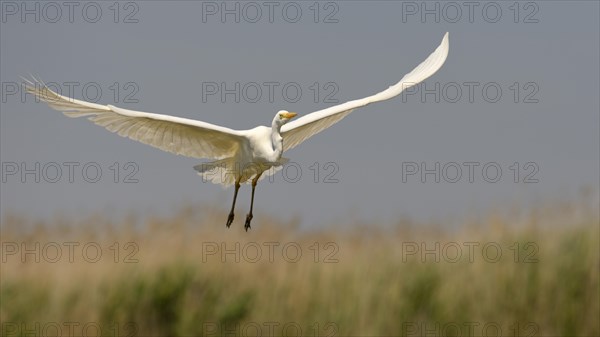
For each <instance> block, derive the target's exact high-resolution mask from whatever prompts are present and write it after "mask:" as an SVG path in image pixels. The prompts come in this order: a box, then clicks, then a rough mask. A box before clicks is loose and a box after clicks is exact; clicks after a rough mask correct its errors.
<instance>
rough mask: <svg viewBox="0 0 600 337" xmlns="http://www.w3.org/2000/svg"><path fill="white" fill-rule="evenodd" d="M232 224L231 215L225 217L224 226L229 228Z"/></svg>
mask: <svg viewBox="0 0 600 337" xmlns="http://www.w3.org/2000/svg"><path fill="white" fill-rule="evenodd" d="M232 223H233V213H229V216H228V217H227V224H225V226H227V228H229V226H231V224H232Z"/></svg>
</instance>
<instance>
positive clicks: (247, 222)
mask: <svg viewBox="0 0 600 337" xmlns="http://www.w3.org/2000/svg"><path fill="white" fill-rule="evenodd" d="M250 221H252V213H250V214H248V215H246V224H245V225H244V229H245V230H246V232H247V231H248V229H250Z"/></svg>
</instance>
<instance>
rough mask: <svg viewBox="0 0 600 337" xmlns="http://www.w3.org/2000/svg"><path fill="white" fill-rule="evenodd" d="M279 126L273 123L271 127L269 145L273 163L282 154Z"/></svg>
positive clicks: (281, 138)
mask: <svg viewBox="0 0 600 337" xmlns="http://www.w3.org/2000/svg"><path fill="white" fill-rule="evenodd" d="M280 132H281V125H279V124H277V123H275V122H273V125H272V126H271V145H272V147H273V156H274V159H275V160H273V161H276V160H279V159H280V158H281V154H282V153H283V137H281V133H280Z"/></svg>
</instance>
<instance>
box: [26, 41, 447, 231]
mask: <svg viewBox="0 0 600 337" xmlns="http://www.w3.org/2000/svg"><path fill="white" fill-rule="evenodd" d="M448 48H449V42H448V33H446V34H445V35H444V38H443V39H442V43H441V44H440V45H439V46H438V47H437V49H436V50H435V51H434V52H433V53H432V54H431V55H429V57H428V58H427V59H426V60H425V61H423V62H422V63H421V64H419V65H418V66H417V67H416V68H415V69H413V71H411V72H410V73H408V74H406V75H405V76H404V77H403V78H402V79H401V80H400V81H399V82H398V83H396V84H395V85H392V86H390V87H389V88H388V89H386V90H384V91H382V92H379V93H377V94H374V95H372V96H369V97H365V98H362V99H358V100H354V101H350V102H346V103H343V104H340V105H336V106H333V107H330V108H327V109H323V110H319V111H315V112H313V113H310V114H308V115H305V116H303V117H301V118H298V119H297V120H295V121H290V120H291V119H292V118H293V117H294V116H296V114H295V113H291V112H287V111H285V110H282V111H279V112H278V113H277V114H276V115H275V118H274V119H273V121H272V123H271V126H270V127H266V126H259V127H256V128H253V129H250V130H233V129H229V128H226V127H222V126H218V125H214V124H210V123H206V122H202V121H197V120H192V119H187V118H180V117H174V116H169V115H161V114H155V113H148V112H141V111H134V110H127V109H122V108H118V107H116V106H113V105H100V104H95V103H90V102H85V101H81V100H77V99H73V98H69V97H65V96H62V95H59V94H58V93H56V92H54V91H52V90H50V89H49V88H48V87H47V86H45V85H43V83H40V82H37V81H35V82H29V81H28V86H27V90H28V92H30V93H32V94H33V95H35V96H36V97H38V98H39V99H41V100H43V101H44V102H46V103H48V105H50V106H51V107H52V108H54V109H56V110H59V111H62V112H63V113H64V114H65V115H67V116H69V117H83V116H88V119H89V120H91V121H93V122H94V123H95V124H97V125H100V126H103V127H105V128H106V129H107V130H109V131H111V132H115V133H118V134H119V135H120V136H123V137H128V138H131V139H133V140H137V141H139V142H142V143H144V144H148V145H151V146H154V147H156V148H159V149H161V150H164V151H168V152H172V153H175V154H180V155H183V156H188V157H194V158H208V159H216V161H213V162H211V163H205V164H200V165H197V166H195V167H194V168H195V169H196V170H197V171H198V173H199V174H200V175H202V176H204V178H206V179H207V180H210V181H212V182H214V183H219V184H223V185H231V184H235V193H234V201H233V205H232V208H231V212H230V214H229V218H228V220H227V227H229V226H230V225H231V222H232V221H233V210H234V207H235V200H236V198H237V192H238V189H239V187H240V184H242V183H246V182H252V202H251V206H250V213H249V214H248V215H247V217H246V224H245V228H246V230H248V228H250V221H251V219H252V208H253V204H254V189H255V187H256V183H257V181H258V180H259V179H260V178H261V176H262V175H263V173H265V172H266V174H272V173H273V172H274V171H275V170H276V169H277V168H281V166H282V165H283V164H284V163H285V162H286V161H287V159H285V158H282V154H283V152H284V151H287V150H289V149H292V148H294V147H296V146H298V145H300V144H301V143H302V142H304V141H305V140H307V139H308V138H310V137H312V136H314V135H315V134H317V133H319V132H321V131H323V130H325V129H327V128H329V127H330V126H332V125H333V124H335V123H337V122H339V121H340V120H342V119H343V118H344V117H346V116H348V115H349V114H350V113H351V112H352V111H353V110H354V109H357V108H360V107H364V106H366V105H368V104H371V103H375V102H379V101H383V100H387V99H390V98H392V97H395V96H397V95H399V94H400V93H401V92H402V91H403V90H405V89H406V88H409V87H411V86H413V85H416V84H418V83H420V82H421V81H423V80H425V79H426V78H428V77H429V76H431V75H433V74H434V73H435V72H436V71H437V70H438V69H440V67H441V66H442V65H443V64H444V62H445V60H446V57H447V56H448Z"/></svg>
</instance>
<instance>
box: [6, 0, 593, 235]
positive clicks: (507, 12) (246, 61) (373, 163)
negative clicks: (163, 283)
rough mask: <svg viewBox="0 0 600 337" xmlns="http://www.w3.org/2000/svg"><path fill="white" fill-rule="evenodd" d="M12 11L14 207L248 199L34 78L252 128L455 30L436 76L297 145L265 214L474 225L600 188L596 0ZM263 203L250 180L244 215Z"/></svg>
mask: <svg viewBox="0 0 600 337" xmlns="http://www.w3.org/2000/svg"><path fill="white" fill-rule="evenodd" d="M1 5H2V8H1V11H2V13H1V15H2V17H1V20H2V21H1V26H0V27H1V32H0V37H1V48H0V55H1V59H0V70H1V82H2V105H1V113H0V122H1V129H0V130H1V135H0V137H1V138H0V139H1V146H0V149H1V161H2V184H1V187H2V190H1V213H2V214H1V215H2V216H4V215H6V214H7V212H9V211H18V212H26V213H29V214H32V215H35V216H36V217H47V216H52V215H55V214H58V213H61V212H65V213H76V214H89V213H94V212H110V213H111V214H124V213H125V212H127V211H129V210H134V211H136V212H138V213H139V214H145V213H151V214H164V215H168V214H170V213H171V212H174V211H175V210H177V209H178V207H179V205H181V204H193V205H202V204H207V203H208V204H214V205H222V206H223V208H224V209H226V208H228V207H229V204H230V202H231V197H232V194H233V190H232V189H227V190H224V189H223V188H222V187H220V186H218V185H213V184H211V183H207V182H203V181H202V179H201V178H200V177H199V176H197V175H196V173H195V172H194V170H193V169H192V167H193V166H194V165H196V164H198V163H200V162H201V161H200V160H197V159H193V158H185V157H181V156H176V155H173V154H169V153H164V152H161V151H160V150H158V149H155V148H152V147H149V146H147V145H144V144H141V143H137V142H135V141H132V140H129V139H125V138H121V137H119V136H117V135H114V134H111V133H109V132H107V131H106V130H104V129H103V128H100V127H97V126H95V125H93V124H92V123H90V122H89V121H87V120H85V119H69V118H66V117H64V116H63V115H62V114H61V113H59V112H57V111H54V110H51V109H50V108H49V107H48V106H46V105H45V104H39V103H36V102H35V101H34V100H33V99H32V97H31V96H29V95H26V96H25V95H23V93H22V87H21V86H20V84H21V82H22V81H21V79H20V77H19V76H29V74H33V75H35V76H39V77H40V78H41V79H43V80H44V81H45V82H53V83H54V85H55V88H59V89H60V90H61V91H62V92H63V93H69V92H70V88H71V89H73V90H72V91H73V92H72V93H71V94H72V95H74V96H75V97H76V98H79V99H81V98H83V99H90V100H94V101H97V102H99V103H103V104H113V105H117V106H121V107H125V108H129V109H136V110H142V111H149V112H156V113H165V114H171V115H176V116H182V117H187V118H194V119H199V120H203V121H207V122H211V123H215V124H219V125H224V126H228V127H232V128H240V129H241V128H252V127H254V126H256V125H268V124H269V123H270V122H271V120H272V118H273V116H274V114H275V112H276V111H278V110H280V109H286V110H290V111H297V112H298V113H299V114H306V113H309V112H311V111H315V110H318V109H321V108H325V107H328V106H331V105H334V104H336V103H335V102H339V103H343V102H345V101H347V100H351V99H357V98H362V97H364V96H367V95H370V94H372V93H375V92H378V91H380V90H382V89H385V88H387V87H388V86H389V85H391V84H393V83H396V82H397V81H398V80H399V79H400V78H401V77H402V76H403V75H404V74H405V73H407V72H409V71H410V70H412V69H413V67H415V66H416V65H417V64H418V63H420V62H421V61H422V60H424V59H425V58H426V57H427V56H428V55H429V54H430V53H431V52H432V51H433V49H435V47H436V46H437V45H438V44H439V43H440V41H441V39H442V36H443V34H444V33H445V32H446V31H449V32H450V54H449V57H448V59H447V61H446V63H445V65H444V66H443V67H442V69H441V70H440V71H439V72H438V73H436V74H435V75H434V76H432V77H431V78H430V79H428V80H427V81H426V83H425V84H424V85H422V86H419V87H416V88H415V90H414V91H412V92H409V93H406V94H405V95H403V96H399V97H397V98H395V99H393V100H390V101H386V102H382V103H377V104H374V105H371V106H368V107H366V108H364V109H360V110H357V111H355V112H353V113H352V114H351V115H350V116H349V117H347V118H346V119H344V120H343V121H342V122H340V123H339V124H337V125H335V126H334V127H332V128H330V129H328V130H327V131H325V132H323V133H321V134H319V135H317V136H315V137H313V138H312V139H310V140H309V141H307V142H305V143H304V144H302V146H299V147H297V148H295V149H293V150H291V151H289V152H288V153H285V154H284V156H286V157H288V158H290V159H291V160H292V161H293V163H292V165H291V166H290V167H288V168H287V169H286V170H285V171H284V172H285V173H286V175H285V176H283V175H282V174H281V173H280V174H277V175H276V176H275V178H274V181H273V182H272V183H271V182H269V181H268V180H264V181H263V182H262V184H261V185H259V187H258V189H257V195H256V198H257V199H256V203H255V220H254V225H255V226H260V217H261V215H266V214H275V215H278V216H282V217H291V216H298V217H300V218H301V219H302V222H303V224H305V225H307V226H320V225H324V224H327V223H329V222H334V221H335V222H337V221H352V222H353V221H359V220H366V221H378V220H384V221H393V219H395V218H396V217H398V216H408V217H412V218H416V219H421V220H427V219H431V218H441V217H444V216H448V215H451V216H458V217H460V216H463V215H465V214H468V213H470V212H477V211H484V210H487V209H491V208H494V207H497V206H502V205H519V204H523V205H529V204H532V203H538V202H542V201H544V200H556V199H567V198H570V197H573V196H576V195H577V194H578V191H579V190H580V188H581V187H584V186H591V187H594V188H595V191H594V197H595V198H596V200H597V198H598V185H599V171H600V168H599V152H600V149H599V147H600V145H599V144H600V136H599V129H600V118H599V115H600V113H599V111H600V104H599V94H598V93H599V92H600V84H599V78H600V70H599V63H600V62H599V60H600V54H599V39H600V37H599V31H600V27H599V17H598V15H599V14H598V13H599V3H598V2H597V1H551V2H544V1H533V2H519V3H515V2H513V1H510V2H499V1H497V2H477V1H475V2H473V1H466V2H461V1H458V2H451V3H446V2H436V1H427V2H412V1H338V2H320V3H315V2H314V1H308V2H304V1H296V2H278V1H271V2H260V1H259V2H250V3H247V2H228V3H227V4H224V3H223V2H220V1H217V2H194V1H133V2H121V3H118V4H117V5H115V3H114V2H112V1H110V2H78V1H75V2H72V3H69V4H65V3H64V2H62V1H59V2H50V3H48V2H41V1H40V2H37V1H28V2H26V3H23V2H19V1H2V2H1ZM36 21H39V22H36ZM115 21H116V22H115ZM236 21H238V22H236ZM436 21H437V22H436ZM115 163H116V165H115ZM515 163H516V164H515ZM36 165H37V166H36ZM23 170H27V171H26V172H25V174H24V175H22V173H24V172H23ZM98 170H100V172H101V176H97V171H98ZM423 170H427V171H426V174H425V175H424V176H422V175H421V173H423V172H422V171H423ZM498 170H500V171H498ZM59 171H60V176H57V172H59ZM27 172H29V173H27ZM427 172H428V173H427ZM436 172H437V174H438V175H439V182H436ZM457 173H460V176H458V175H457ZM36 175H37V176H38V177H37V178H39V182H36ZM115 180H116V182H115ZM515 180H516V182H515ZM94 181H95V182H94ZM127 181H131V182H127ZM136 181H137V182H136ZM249 201H250V188H249V187H243V188H242V190H241V191H240V195H239V198H238V207H237V221H236V222H235V223H236V224H237V223H238V222H240V223H239V224H238V225H239V226H241V222H242V220H243V217H244V215H245V214H246V212H247V207H248V205H249ZM224 221H225V219H223V224H224ZM223 224H218V225H223Z"/></svg>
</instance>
